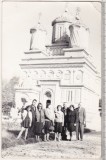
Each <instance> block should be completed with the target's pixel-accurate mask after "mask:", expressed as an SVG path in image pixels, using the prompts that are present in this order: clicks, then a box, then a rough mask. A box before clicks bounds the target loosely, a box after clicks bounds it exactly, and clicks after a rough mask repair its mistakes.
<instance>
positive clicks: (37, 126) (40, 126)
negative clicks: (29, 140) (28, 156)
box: [35, 122, 43, 135]
mask: <svg viewBox="0 0 106 160" xmlns="http://www.w3.org/2000/svg"><path fill="white" fill-rule="evenodd" d="M42 129H43V122H35V135H40V134H41V133H42Z"/></svg>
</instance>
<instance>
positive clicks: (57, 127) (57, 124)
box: [55, 122, 62, 133]
mask: <svg viewBox="0 0 106 160" xmlns="http://www.w3.org/2000/svg"><path fill="white" fill-rule="evenodd" d="M55 132H56V133H57V132H58V133H62V123H60V122H55Z"/></svg>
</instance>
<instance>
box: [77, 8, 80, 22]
mask: <svg viewBox="0 0 106 160" xmlns="http://www.w3.org/2000/svg"><path fill="white" fill-rule="evenodd" d="M80 11H81V9H80V8H79V7H77V8H76V19H77V20H80V16H79V14H80Z"/></svg>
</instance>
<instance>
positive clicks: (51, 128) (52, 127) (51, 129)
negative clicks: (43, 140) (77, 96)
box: [49, 121, 54, 132]
mask: <svg viewBox="0 0 106 160" xmlns="http://www.w3.org/2000/svg"><path fill="white" fill-rule="evenodd" d="M49 130H50V131H52V132H53V131H54V126H53V122H52V121H51V126H50V127H49Z"/></svg>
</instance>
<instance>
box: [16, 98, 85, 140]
mask: <svg viewBox="0 0 106 160" xmlns="http://www.w3.org/2000/svg"><path fill="white" fill-rule="evenodd" d="M36 104H37V100H36V99H34V100H33V101H32V104H31V105H29V106H26V107H25V102H24V103H23V106H22V108H21V109H20V110H19V113H21V119H22V122H21V131H20V132H19V134H18V136H17V139H20V138H21V136H22V134H23V132H24V131H25V140H26V139H27V138H28V137H35V138H36V140H37V141H39V140H40V136H41V135H44V138H43V139H44V141H49V140H50V132H54V133H55V138H54V140H55V141H57V140H58V141H60V140H62V139H64V140H65V139H68V138H67V132H68V133H69V134H70V138H69V139H68V140H70V141H71V140H72V132H73V131H76V140H79V138H80V140H83V133H84V126H85V125H86V112H85V109H84V108H83V107H82V106H81V103H79V104H78V106H77V108H74V105H70V106H68V107H67V106H66V104H65V103H64V104H63V106H61V105H58V106H57V108H56V109H53V107H52V106H51V101H49V100H48V101H47V105H46V108H45V109H44V108H43V105H42V103H38V105H37V106H36ZM79 135H80V137H79Z"/></svg>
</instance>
